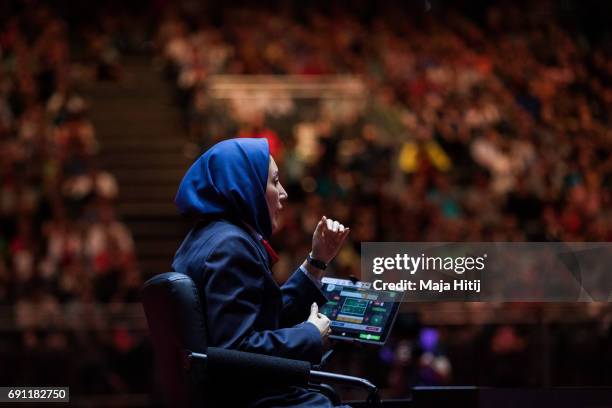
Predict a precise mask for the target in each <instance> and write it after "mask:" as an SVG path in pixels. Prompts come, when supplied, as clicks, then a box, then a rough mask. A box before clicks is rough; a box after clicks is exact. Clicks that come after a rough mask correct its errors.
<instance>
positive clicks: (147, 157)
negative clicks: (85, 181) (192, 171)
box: [99, 152, 188, 170]
mask: <svg viewBox="0 0 612 408" xmlns="http://www.w3.org/2000/svg"><path fill="white" fill-rule="evenodd" d="M99 163H100V167H101V168H120V169H150V170H154V169H158V170H171V169H185V170H186V169H187V167H188V162H187V159H186V158H185V157H184V156H183V155H182V154H180V153H176V152H174V153H168V154H160V153H159V152H153V153H150V152H146V153H145V152H141V153H140V154H134V152H122V153H114V154H107V153H105V152H100V154H99Z"/></svg>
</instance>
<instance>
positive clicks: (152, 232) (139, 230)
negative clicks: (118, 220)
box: [125, 217, 190, 240]
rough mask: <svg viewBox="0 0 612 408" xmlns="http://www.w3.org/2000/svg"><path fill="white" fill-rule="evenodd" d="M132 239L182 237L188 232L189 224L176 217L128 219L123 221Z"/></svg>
mask: <svg viewBox="0 0 612 408" xmlns="http://www.w3.org/2000/svg"><path fill="white" fill-rule="evenodd" d="M125 224H126V225H127V226H128V228H129V229H130V231H132V235H133V236H134V239H136V240H140V239H152V238H164V237H171V238H177V237H179V238H182V237H185V235H187V232H189V227H190V225H189V224H188V223H185V222H183V219H182V218H180V217H177V218H176V219H174V220H173V219H166V220H160V219H157V218H155V219H148V220H140V221H130V222H126V223H125Z"/></svg>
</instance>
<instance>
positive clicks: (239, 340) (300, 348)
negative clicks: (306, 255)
mask: <svg viewBox="0 0 612 408" xmlns="http://www.w3.org/2000/svg"><path fill="white" fill-rule="evenodd" d="M268 265H269V260H268V254H267V252H266V250H265V248H264V247H263V245H262V244H261V243H260V242H258V241H256V239H255V237H253V236H252V235H251V234H250V233H249V232H247V231H246V230H244V229H243V228H241V227H238V226H237V225H235V224H233V223H231V222H229V221H226V220H217V221H212V222H210V223H208V224H203V223H201V224H199V225H197V226H196V227H195V228H193V229H192V230H191V232H190V233H189V235H187V237H186V238H185V240H184V241H183V243H182V244H181V246H180V248H179V249H178V251H177V253H176V255H175V258H174V262H173V264H172V267H173V269H174V270H175V271H176V272H181V273H184V274H187V275H189V276H190V277H191V278H192V279H193V281H194V282H195V284H196V286H197V288H198V290H199V295H200V300H201V303H202V308H203V313H204V318H205V322H206V326H207V327H206V333H207V339H206V342H207V345H206V346H216V347H225V348H231V349H237V350H243V351H249V352H253V353H261V354H268V355H274V356H279V357H287V358H293V359H299V360H307V361H310V362H312V363H318V362H320V360H321V355H322V341H321V335H320V334H319V330H318V329H317V328H316V327H315V326H314V325H313V324H311V323H307V322H305V320H306V319H307V318H308V315H309V313H310V305H311V304H312V303H313V302H317V303H318V304H319V305H322V304H324V303H325V302H326V298H325V296H324V295H323V293H322V292H321V290H320V289H319V288H318V287H317V286H316V284H315V283H314V282H313V281H312V280H311V279H310V278H309V277H308V276H306V275H305V274H304V273H303V271H302V270H301V269H298V270H296V271H295V272H294V273H293V275H292V276H291V277H290V278H289V280H288V281H287V282H286V283H285V284H284V285H283V286H281V287H279V286H278V284H277V283H276V282H275V281H274V279H273V277H272V273H271V271H270V268H269V266H268Z"/></svg>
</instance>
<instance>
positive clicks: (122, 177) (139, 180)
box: [111, 169, 185, 185]
mask: <svg viewBox="0 0 612 408" xmlns="http://www.w3.org/2000/svg"><path fill="white" fill-rule="evenodd" d="M111 170H112V169H111ZM113 173H114V174H115V177H116V178H117V180H118V182H119V183H121V184H123V183H126V184H132V185H134V184H140V185H155V184H157V183H166V184H167V183H172V182H177V183H178V182H179V181H180V180H182V179H183V175H184V174H185V170H184V169H168V170H133V171H121V170H120V171H118V172H114V171H113ZM121 184H120V185H121Z"/></svg>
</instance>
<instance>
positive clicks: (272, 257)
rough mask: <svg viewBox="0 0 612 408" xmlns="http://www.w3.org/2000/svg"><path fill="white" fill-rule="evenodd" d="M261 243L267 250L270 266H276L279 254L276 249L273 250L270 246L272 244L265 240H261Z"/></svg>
mask: <svg viewBox="0 0 612 408" xmlns="http://www.w3.org/2000/svg"><path fill="white" fill-rule="evenodd" d="M261 243H262V244H263V246H264V248H266V252H267V253H268V255H269V256H270V265H274V264H275V263H277V262H278V254H277V253H276V251H275V250H274V248H272V245H270V243H269V242H268V241H267V240H265V239H263V238H262V239H261Z"/></svg>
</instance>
